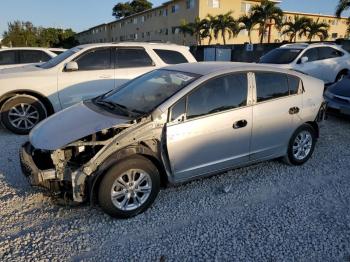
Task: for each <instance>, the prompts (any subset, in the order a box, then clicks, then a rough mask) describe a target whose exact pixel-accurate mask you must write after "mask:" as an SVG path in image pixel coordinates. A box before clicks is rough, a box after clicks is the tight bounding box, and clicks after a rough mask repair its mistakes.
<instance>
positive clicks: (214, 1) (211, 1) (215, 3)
mask: <svg viewBox="0 0 350 262" xmlns="http://www.w3.org/2000/svg"><path fill="white" fill-rule="evenodd" d="M208 5H209V7H211V8H220V0H208Z"/></svg>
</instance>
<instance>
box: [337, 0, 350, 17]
mask: <svg viewBox="0 0 350 262" xmlns="http://www.w3.org/2000/svg"><path fill="white" fill-rule="evenodd" d="M349 8H350V0H339V3H338V6H337V9H336V11H335V15H336V16H337V17H340V16H341V14H342V13H343V12H344V11H346V10H348V9H349Z"/></svg>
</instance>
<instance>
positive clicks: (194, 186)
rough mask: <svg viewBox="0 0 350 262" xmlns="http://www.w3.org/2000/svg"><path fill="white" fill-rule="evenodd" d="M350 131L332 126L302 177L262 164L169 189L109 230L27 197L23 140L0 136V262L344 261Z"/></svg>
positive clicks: (349, 240)
mask: <svg viewBox="0 0 350 262" xmlns="http://www.w3.org/2000/svg"><path fill="white" fill-rule="evenodd" d="M349 131H350V121H349V120H345V119H340V118H331V119H329V120H328V121H327V122H326V126H325V127H324V128H323V130H322V137H321V139H320V140H319V143H318V144H317V147H316V149H315V153H314V156H313V158H312V159H311V160H310V161H309V162H308V163H307V164H305V165H304V166H302V167H290V166H286V165H284V164H282V163H280V162H278V161H270V162H264V163H261V164H258V165H254V166H251V167H247V168H241V169H236V170H234V171H231V172H228V173H226V174H223V175H219V176H215V177H212V178H209V179H203V180H199V181H195V182H192V183H189V184H186V185H182V186H178V187H172V188H168V189H165V190H162V191H161V192H160V194H159V197H158V199H157V200H156V203H155V204H154V205H153V207H152V208H151V209H149V210H148V211H146V212H145V213H144V214H141V215H139V216H137V217H135V218H132V219H129V220H117V219H112V218H110V217H108V216H107V215H105V214H103V213H102V211H100V210H99V209H98V208H91V207H89V206H87V205H85V206H80V207H74V208H73V207H59V206H56V205H54V204H53V203H52V202H51V200H50V198H47V197H44V196H43V195H42V193H40V192H38V191H36V190H35V189H32V188H30V187H29V186H28V185H27V182H26V181H25V179H24V178H23V177H22V175H21V171H20V168H19V163H18V156H17V151H18V147H19V145H20V144H21V143H22V142H24V141H25V140H26V139H27V138H26V137H20V136H16V135H13V134H10V133H8V132H6V131H4V130H0V150H1V151H0V152H1V162H0V218H1V219H0V230H1V235H0V260H1V261H28V260H43V259H47V260H59V261H66V260H70V261H80V260H84V261H95V260H98V259H102V260H111V261H112V260H113V261H130V260H131V261H134V260H142V261H159V260H160V261H202V260H217V261H282V260H283V261H350V211H349V206H350V191H349V188H350V172H349V170H350V161H349V160H350V147H349V144H350V142H349V141H350V132H349ZM225 191H227V192H225Z"/></svg>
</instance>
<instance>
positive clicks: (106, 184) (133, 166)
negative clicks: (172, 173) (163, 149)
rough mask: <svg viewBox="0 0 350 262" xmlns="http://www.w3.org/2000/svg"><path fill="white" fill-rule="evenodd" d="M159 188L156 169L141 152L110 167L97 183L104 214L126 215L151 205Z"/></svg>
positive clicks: (127, 216) (134, 213)
mask: <svg viewBox="0 0 350 262" xmlns="http://www.w3.org/2000/svg"><path fill="white" fill-rule="evenodd" d="M159 189H160V177H159V172H158V169H157V168H156V167H155V166H154V165H153V163H152V162H151V161H150V160H148V159H147V158H144V157H142V156H135V157H132V158H130V159H126V160H123V161H121V162H119V163H117V164H116V165H115V166H113V167H111V168H110V169H109V170H108V171H107V173H106V174H105V176H104V177H103V179H102V181H101V184H100V186H99V192H98V201H99V204H100V206H101V208H102V209H103V211H105V212H106V213H107V214H109V215H111V216H113V217H117V218H129V217H133V216H135V215H137V214H139V213H142V212H144V211H145V210H146V209H147V208H148V207H150V206H151V205H152V203H153V202H154V200H155V198H156V197H157V195H158V192H159Z"/></svg>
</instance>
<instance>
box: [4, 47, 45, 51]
mask: <svg viewBox="0 0 350 262" xmlns="http://www.w3.org/2000/svg"><path fill="white" fill-rule="evenodd" d="M50 49H51V48H44V47H6V48H1V49H0V51H5V50H6V51H9V50H48V51H50Z"/></svg>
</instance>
